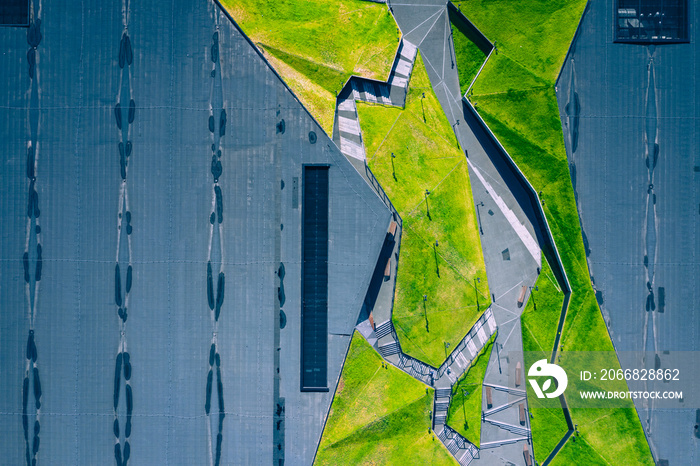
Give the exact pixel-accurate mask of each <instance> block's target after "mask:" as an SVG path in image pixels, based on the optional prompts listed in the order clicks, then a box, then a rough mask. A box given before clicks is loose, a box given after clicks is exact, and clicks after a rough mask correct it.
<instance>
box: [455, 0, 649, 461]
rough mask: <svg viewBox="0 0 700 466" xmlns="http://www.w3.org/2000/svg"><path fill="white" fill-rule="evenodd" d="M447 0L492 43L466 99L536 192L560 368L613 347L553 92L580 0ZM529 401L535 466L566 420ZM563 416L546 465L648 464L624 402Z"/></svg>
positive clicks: (547, 318) (528, 342) (530, 338)
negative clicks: (569, 432)
mask: <svg viewBox="0 0 700 466" xmlns="http://www.w3.org/2000/svg"><path fill="white" fill-rule="evenodd" d="M455 4H457V5H459V6H460V7H461V10H462V12H463V13H464V14H465V15H466V16H467V17H468V18H469V19H470V20H471V21H472V22H473V23H474V24H475V25H476V26H477V27H478V28H479V29H480V30H481V31H482V32H483V33H484V34H485V35H486V37H488V38H489V40H491V41H492V42H494V43H495V44H496V48H497V53H496V52H494V53H493V54H492V55H491V58H490V59H489V61H488V62H487V63H486V65H485V66H484V69H483V70H482V71H481V73H480V74H479V77H478V78H477V80H476V82H475V84H474V86H473V87H472V89H471V91H470V95H469V99H470V101H471V102H472V103H473V105H474V106H475V107H476V109H477V111H478V112H479V114H480V115H481V117H482V118H483V119H484V121H485V122H486V123H487V124H488V126H489V127H490V128H491V130H492V131H493V133H494V134H495V135H496V137H497V138H498V140H499V141H500V142H501V144H502V145H503V146H504V147H505V149H506V150H507V151H508V153H509V154H510V155H511V157H513V159H514V160H515V162H516V163H517V164H518V166H519V167H520V169H521V170H522V171H523V173H524V174H525V176H526V177H527V179H528V180H529V181H530V183H531V184H532V185H533V187H534V188H535V190H537V191H538V192H540V198H541V200H542V203H543V209H544V212H545V215H546V216H547V221H548V222H549V226H550V228H551V231H552V235H553V236H554V240H555V242H556V244H557V248H558V250H559V253H560V255H561V260H562V263H563V265H564V268H565V270H566V273H567V275H568V277H569V281H570V284H571V288H572V294H571V301H570V304H569V309H568V313H567V317H566V321H565V324H564V329H563V332H562V337H561V341H560V345H561V347H562V348H563V352H562V353H561V358H560V359H558V361H557V362H558V363H559V364H561V365H562V366H564V367H566V366H567V355H566V352H567V351H613V350H614V349H613V346H612V343H611V341H610V337H609V335H608V331H607V328H606V326H605V322H604V321H603V318H602V315H601V313H600V309H599V308H598V304H597V302H596V299H595V295H594V292H593V289H592V287H591V283H590V278H589V275H588V266H587V263H586V255H585V249H584V246H583V240H582V236H581V229H580V224H579V219H578V212H577V209H576V203H575V198H574V192H573V187H572V184H571V178H570V174H569V167H568V161H567V156H566V151H565V147H564V140H563V133H562V126H561V121H560V119H559V110H558V106H557V99H556V93H555V89H554V86H555V81H556V78H557V74H558V72H559V70H560V68H561V66H562V64H563V62H564V59H565V56H566V52H567V50H568V47H569V44H570V42H571V39H572V37H573V36H574V33H575V30H576V27H577V26H578V22H579V19H580V17H581V14H582V13H583V10H584V8H585V4H586V1H585V0H542V1H534V2H533V1H530V0H471V1H469V2H466V1H465V2H455ZM549 274H550V271H549V270H548V269H547V268H546V267H544V266H543V273H542V275H541V276H540V278H539V280H538V282H537V286H538V291H536V292H535V299H534V300H533V301H532V302H531V304H528V307H527V308H526V310H525V312H524V313H523V316H522V322H523V346H524V350H525V351H539V350H544V351H546V352H549V353H550V354H551V351H552V346H553V341H554V336H555V334H556V328H557V324H558V319H559V312H560V310H561V308H560V306H561V304H559V302H560V301H561V300H562V299H563V296H562V295H561V293H560V292H559V290H558V289H555V288H556V286H553V285H550V284H549V282H551V280H550V278H551V276H550V275H549ZM535 302H536V307H537V309H535ZM558 306H559V309H557V307H558ZM534 398H535V397H533V396H529V397H528V400H529V401H530V402H531V406H530V408H531V409H532V410H533V413H534V419H533V422H532V429H533V432H532V435H533V440H534V451H535V458H536V459H537V461H538V462H540V463H541V462H542V461H543V460H544V459H545V458H546V457H547V456H548V455H549V453H550V451H551V450H552V448H553V447H554V446H555V445H556V443H557V442H558V440H559V439H560V438H561V436H562V435H563V433H564V432H565V431H566V424H565V423H564V421H563V419H562V420H561V421H558V420H557V417H558V416H557V413H558V414H559V415H560V416H561V411H560V410H551V411H547V410H542V411H540V413H539V415H538V414H537V413H535V410H537V409H538V405H537V402H532V401H531V400H533V399H534ZM571 416H572V419H573V422H574V423H575V424H578V430H579V432H580V435H579V436H578V437H577V438H576V440H573V437H572V438H571V439H569V441H568V442H567V443H566V444H565V445H564V447H563V448H562V450H561V451H560V452H559V454H558V455H557V456H556V458H555V459H554V461H553V462H552V463H551V464H580V461H584V462H585V464H653V461H652V458H651V454H650V451H649V447H648V445H647V443H646V439H645V437H644V433H643V431H642V428H641V424H640V422H639V419H638V417H637V415H636V412H635V411H634V409H633V407H632V405H631V403H630V407H629V408H619V409H615V410H613V409H608V410H603V409H601V410H597V409H572V410H571ZM554 437H558V438H557V439H555V438H554Z"/></svg>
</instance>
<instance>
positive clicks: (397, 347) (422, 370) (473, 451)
mask: <svg viewBox="0 0 700 466" xmlns="http://www.w3.org/2000/svg"><path fill="white" fill-rule="evenodd" d="M497 330H498V327H497V326H496V321H495V319H494V317H493V312H492V310H491V308H490V307H489V308H488V309H487V310H486V312H484V314H483V315H482V316H481V317H480V318H479V320H478V321H477V322H476V323H475V324H474V326H473V327H472V328H471V329H470V330H469V332H468V333H467V334H466V335H465V337H464V338H463V339H462V341H460V342H459V344H458V345H457V346H456V347H455V349H454V350H453V351H452V353H451V354H450V355H449V356H448V358H447V359H446V360H445V362H443V363H442V365H441V366H440V367H439V368H437V369H436V368H434V367H432V366H430V365H428V364H426V363H424V362H422V361H419V360H418V359H416V358H414V357H412V356H409V355H407V354H405V353H404V352H403V351H402V350H401V344H400V343H399V338H398V335H397V334H396V330H395V329H394V324H393V323H392V321H391V319H390V320H387V321H386V322H383V323H381V324H379V325H377V326H376V329H375V330H374V331H371V333H369V334H367V335H364V336H365V338H367V340H368V341H372V342H374V348H375V349H376V350H377V351H378V352H379V354H380V355H381V356H382V357H383V358H384V359H385V360H386V361H387V362H389V363H391V364H392V365H394V366H396V367H398V368H399V369H401V370H403V371H404V372H406V373H408V374H409V375H410V376H412V377H413V378H415V379H417V380H420V381H421V382H423V383H424V384H426V385H429V386H431V387H435V399H434V402H433V419H432V422H433V430H434V431H435V433H436V434H437V435H438V438H439V439H440V441H441V442H442V443H443V444H444V445H445V447H447V449H448V450H449V451H450V453H451V454H452V456H454V457H455V459H456V460H457V461H458V462H459V463H460V464H462V465H464V466H466V465H468V464H469V463H470V462H471V461H472V460H473V459H474V458H475V457H477V456H478V452H479V449H478V448H476V446H475V445H474V444H472V443H471V442H469V440H467V439H466V438H464V437H462V436H461V435H460V434H459V433H457V432H456V431H454V430H453V429H451V428H450V427H449V426H447V424H446V422H447V412H448V411H449V407H450V401H451V399H452V386H453V385H454V384H455V383H456V381H457V380H459V378H460V377H461V376H462V375H463V374H464V373H465V372H466V371H467V370H468V369H469V367H470V365H471V363H472V361H473V360H474V358H476V356H477V355H478V354H479V353H480V351H481V350H482V349H483V347H484V345H486V343H487V342H488V341H489V339H490V338H491V335H493V334H494V333H495V332H496V331H497ZM499 427H503V426H499ZM512 427H513V429H515V430H518V432H517V433H518V434H521V435H524V434H523V433H521V431H522V430H523V429H520V428H518V427H517V426H512Z"/></svg>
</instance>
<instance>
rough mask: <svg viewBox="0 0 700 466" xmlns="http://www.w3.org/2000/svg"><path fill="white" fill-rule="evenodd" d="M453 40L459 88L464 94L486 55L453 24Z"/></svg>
mask: <svg viewBox="0 0 700 466" xmlns="http://www.w3.org/2000/svg"><path fill="white" fill-rule="evenodd" d="M451 27H452V40H453V44H454V47H455V58H456V62H457V72H458V74H459V89H460V91H461V93H462V95H464V93H465V92H467V88H468V87H469V85H470V84H471V82H472V80H473V79H474V77H475V76H476V73H478V72H479V68H481V64H482V63H484V60H485V59H486V55H484V52H482V51H481V49H480V48H479V47H477V46H476V44H475V43H474V42H472V41H470V40H469V38H468V37H467V36H465V35H464V34H463V33H462V31H460V30H459V28H458V27H457V26H455V25H454V24H451Z"/></svg>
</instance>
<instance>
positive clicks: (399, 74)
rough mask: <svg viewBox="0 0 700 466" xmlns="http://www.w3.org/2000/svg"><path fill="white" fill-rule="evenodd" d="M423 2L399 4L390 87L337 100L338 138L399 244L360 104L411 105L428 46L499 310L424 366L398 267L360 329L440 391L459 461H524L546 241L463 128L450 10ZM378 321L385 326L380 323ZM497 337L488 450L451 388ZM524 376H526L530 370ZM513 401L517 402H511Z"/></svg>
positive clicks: (488, 385) (440, 418)
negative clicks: (398, 290) (413, 350)
mask: <svg viewBox="0 0 700 466" xmlns="http://www.w3.org/2000/svg"><path fill="white" fill-rule="evenodd" d="M423 3H424V4H422V3H415V4H412V5H399V4H396V5H391V10H392V13H393V14H394V16H395V19H396V21H397V23H398V24H399V26H400V28H401V29H402V30H404V31H406V30H408V31H409V32H408V33H405V34H404V36H403V38H402V42H401V45H400V47H399V52H398V54H397V56H396V59H395V61H394V65H393V67H392V72H391V75H390V79H389V81H388V82H386V83H382V82H379V81H373V80H369V79H364V78H359V77H354V76H353V77H352V78H350V80H348V82H347V83H346V86H345V87H344V88H343V90H342V91H341V93H340V94H339V95H338V99H337V107H336V117H335V125H334V131H333V140H334V142H336V144H338V146H339V147H340V148H341V151H342V152H343V154H344V155H346V157H347V158H348V159H349V160H350V161H351V162H352V163H353V164H354V165H355V166H356V168H357V169H358V171H359V172H360V173H362V174H363V175H364V176H365V178H366V179H367V181H368V182H369V183H370V184H371V185H372V186H373V187H375V189H376V190H377V192H378V193H379V195H380V197H382V198H383V199H384V200H385V202H386V203H387V205H388V206H389V207H390V208H391V209H392V210H393V212H394V214H395V219H396V226H395V227H394V228H395V231H394V233H393V234H394V235H395V236H396V238H400V237H401V232H402V227H403V225H402V221H401V218H400V217H399V215H398V212H397V211H396V209H395V208H394V206H393V204H392V203H391V200H390V199H389V198H388V196H386V194H385V193H384V190H383V189H382V187H381V186H380V185H379V183H378V182H377V180H376V178H375V177H374V175H373V174H372V172H371V171H370V170H369V168H368V167H367V163H366V159H367V156H366V150H365V145H364V142H363V140H362V132H361V128H360V122H359V118H358V112H357V105H356V102H357V101H360V102H371V103H377V104H382V105H386V106H399V107H401V106H404V105H405V102H406V94H407V89H408V83H409V81H410V77H411V73H412V69H413V64H414V62H415V57H416V53H417V49H420V51H421V54H422V56H423V58H424V61H425V63H426V69H427V71H428V75H429V77H430V81H431V85H432V87H433V90H434V92H435V93H436V95H437V96H438V99H439V100H440V103H441V105H442V107H443V109H444V110H446V111H445V113H446V115H447V118H448V120H449V121H450V123H451V124H452V125H453V129H454V130H455V135H456V137H457V139H458V141H459V143H460V145H461V147H462V148H463V149H465V155H468V159H467V161H468V163H469V169H470V174H471V176H470V178H471V179H472V183H473V196H474V203H475V204H476V205H478V206H480V207H481V213H482V214H483V217H480V219H479V222H480V225H479V226H480V230H481V235H482V236H481V241H482V247H483V253H484V259H485V262H486V269H487V275H488V279H489V285H490V286H489V288H490V291H491V292H492V293H493V294H492V297H493V301H494V305H492V306H491V307H489V309H488V310H487V311H486V312H485V313H484V314H483V315H482V316H481V317H480V318H479V320H478V321H477V322H476V324H475V325H474V326H473V327H472V329H471V330H470V331H469V332H468V333H467V335H466V336H465V337H464V339H462V341H460V343H459V344H458V345H456V346H455V348H454V349H453V350H452V352H451V354H450V355H449V357H447V358H446V361H445V362H444V363H443V364H442V365H441V366H440V367H439V368H435V367H433V366H430V365H428V364H425V363H423V362H422V361H419V360H418V359H416V358H413V357H411V356H408V355H406V354H405V353H404V352H403V351H402V349H401V344H400V342H399V339H398V336H397V334H396V331H395V330H394V327H393V324H392V321H391V315H392V306H393V298H394V290H395V284H396V282H395V280H396V261H394V263H393V264H392V266H393V268H392V270H391V274H390V278H389V280H387V281H385V282H383V283H382V285H381V288H380V290H379V292H378V297H377V304H376V305H375V307H374V309H373V319H374V321H372V320H370V319H368V320H365V321H363V322H361V323H359V324H358V326H357V329H358V330H359V331H360V332H361V333H362V334H363V336H364V337H365V338H366V339H367V341H368V342H369V343H370V344H372V345H373V346H374V348H375V349H376V350H377V351H378V352H379V353H380V354H381V356H382V357H383V358H384V359H385V360H386V361H388V362H389V363H391V364H392V365H394V366H396V367H398V368H400V369H402V370H404V371H405V372H407V373H408V374H410V375H411V376H412V377H414V378H416V379H418V380H420V381H421V382H423V383H425V384H426V385H429V386H431V387H434V388H435V389H436V390H435V400H434V409H433V410H432V422H433V429H434V431H435V433H436V434H437V435H438V438H439V439H440V440H441V441H442V442H443V444H444V445H445V446H446V447H447V448H448V450H449V451H450V453H451V454H452V455H453V457H454V458H455V459H456V460H457V461H458V462H459V463H460V464H462V465H467V464H469V463H471V462H472V461H474V460H475V459H476V460H479V458H481V460H482V461H483V462H486V463H488V462H489V461H493V460H494V458H492V457H497V458H499V459H501V460H504V461H511V462H512V463H515V464H523V461H524V457H525V456H528V455H531V454H532V453H531V452H532V447H531V433H530V424H529V416H527V417H526V419H523V417H522V415H521V414H520V413H521V412H523V408H522V407H523V406H525V409H524V412H528V411H527V408H526V406H527V400H526V398H525V390H524V386H522V383H523V380H517V381H516V380H515V377H514V376H515V371H516V370H517V371H522V370H523V361H522V333H521V328H520V319H519V317H520V314H521V312H522V309H523V305H524V303H526V302H527V299H528V298H529V293H527V292H526V291H527V290H528V287H530V286H532V285H534V282H535V280H536V278H537V275H538V273H539V268H540V265H541V255H540V250H539V244H538V242H537V239H539V238H538V235H537V232H536V230H535V227H534V226H533V225H532V223H531V222H530V221H529V216H528V213H526V212H524V211H523V209H522V207H521V203H520V202H519V200H518V199H516V196H515V195H514V194H513V192H512V191H511V186H512V180H510V179H508V178H507V176H506V175H504V173H503V170H502V168H503V167H498V166H496V165H495V164H494V161H493V160H492V159H491V158H490V157H489V155H488V154H487V150H488V148H484V147H483V144H484V141H481V140H479V139H478V137H477V135H475V134H474V132H473V131H472V129H471V128H470V127H469V126H468V124H466V122H464V124H462V125H460V123H459V120H460V118H459V116H460V115H462V114H463V109H462V108H461V95H460V90H459V80H458V75H457V69H456V67H455V64H454V56H453V55H452V53H453V52H452V50H453V49H452V45H451V44H452V40H451V37H450V34H449V32H448V31H450V27H449V24H450V22H449V17H448V13H447V8H446V6H445V3H444V2H442V1H438V2H429V1H425V2H423ZM414 44H415V45H414ZM477 171H478V175H477V174H476V173H477ZM486 180H488V181H486ZM494 233H496V234H494ZM399 244H400V241H396V243H395V246H394V251H392V256H394V257H397V258H398V252H399ZM496 296H499V299H498V303H496V302H495V299H496V298H495V297H496ZM375 321H376V322H378V323H379V324H378V325H375V323H374V322H375ZM497 322H502V324H501V328H498V327H497V325H496V323H497ZM497 330H498V332H497ZM492 335H496V337H495V338H496V341H495V346H496V348H495V349H496V351H493V352H492V353H491V359H490V361H489V365H488V370H487V374H486V377H485V381H484V391H483V394H482V397H483V398H484V399H483V400H482V403H484V404H483V406H486V407H487V408H492V407H493V406H495V408H492V409H488V410H487V409H484V411H485V412H484V414H483V415H482V429H481V439H480V440H481V442H480V443H481V448H482V451H480V450H479V449H478V448H477V447H476V446H475V445H474V444H473V443H471V442H469V441H468V440H467V439H466V438H464V437H463V436H462V435H460V434H459V433H458V432H456V431H455V430H454V429H452V428H450V427H448V426H447V425H446V424H445V422H446V420H447V412H448V410H449V405H450V401H451V396H452V387H453V386H454V385H455V383H456V382H457V381H458V380H459V378H460V377H461V376H462V375H463V374H464V373H465V372H466V370H467V369H468V368H469V367H470V365H471V362H472V361H473V359H474V358H475V357H477V356H478V354H479V352H480V350H481V349H482V348H483V347H484V345H485V344H486V343H487V342H488V340H489V338H490V337H491V336H492ZM512 353H516V354H515V355H514V354H512ZM516 366H517V369H516ZM518 378H519V379H522V372H521V374H519V375H518ZM487 393H488V395H487ZM513 397H515V398H516V401H517V402H513V401H512V400H511V398H513ZM487 398H488V400H487ZM482 452H483V453H482Z"/></svg>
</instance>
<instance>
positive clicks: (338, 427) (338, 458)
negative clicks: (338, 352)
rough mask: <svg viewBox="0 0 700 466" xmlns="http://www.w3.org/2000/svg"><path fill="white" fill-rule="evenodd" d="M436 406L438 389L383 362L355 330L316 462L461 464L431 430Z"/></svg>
mask: <svg viewBox="0 0 700 466" xmlns="http://www.w3.org/2000/svg"><path fill="white" fill-rule="evenodd" d="M432 407H433V390H432V389H426V386H425V385H423V384H422V383H421V382H419V381H417V380H415V379H414V378H412V377H411V376H409V375H408V374H406V373H404V372H402V371H401V370H399V369H397V368H395V367H393V366H389V367H388V369H384V368H382V359H381V358H380V356H379V355H378V354H377V352H376V351H374V349H373V348H372V347H371V346H370V345H369V344H368V343H367V342H366V341H365V339H364V338H362V336H361V335H360V334H359V333H357V332H355V334H354V336H353V338H352V343H351V344H350V351H349V352H348V357H347V359H346V360H345V366H344V367H343V373H342V375H341V378H340V382H339V384H338V389H337V391H336V393H335V398H334V399H333V405H332V406H331V411H330V414H329V416H328V422H327V423H326V428H325V430H324V432H323V438H322V439H321V444H320V446H319V449H318V453H317V455H316V461H315V464H317V465H337V464H431V465H450V466H452V465H456V464H457V463H456V462H455V461H454V459H453V458H452V456H451V455H450V453H449V452H448V451H447V449H446V448H445V447H444V446H443V445H442V443H440V440H438V439H437V438H435V436H434V435H433V434H432V433H430V434H429V433H428V430H429V429H430V416H429V411H430V410H431V409H432Z"/></svg>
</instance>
